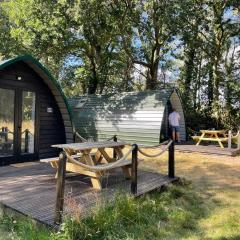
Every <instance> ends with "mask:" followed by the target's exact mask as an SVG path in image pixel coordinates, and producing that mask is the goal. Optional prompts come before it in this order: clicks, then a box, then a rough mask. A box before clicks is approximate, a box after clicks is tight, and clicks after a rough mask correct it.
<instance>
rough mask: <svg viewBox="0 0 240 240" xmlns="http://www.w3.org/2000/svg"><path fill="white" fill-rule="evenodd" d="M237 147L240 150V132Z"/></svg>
mask: <svg viewBox="0 0 240 240" xmlns="http://www.w3.org/2000/svg"><path fill="white" fill-rule="evenodd" d="M237 147H238V149H240V132H239V133H238V137H237Z"/></svg>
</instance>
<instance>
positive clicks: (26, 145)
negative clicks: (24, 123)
mask: <svg viewBox="0 0 240 240" xmlns="http://www.w3.org/2000/svg"><path fill="white" fill-rule="evenodd" d="M28 135H29V130H28V129H26V130H25V153H28V145H29V143H28Z"/></svg>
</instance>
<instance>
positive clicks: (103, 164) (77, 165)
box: [41, 141, 131, 189]
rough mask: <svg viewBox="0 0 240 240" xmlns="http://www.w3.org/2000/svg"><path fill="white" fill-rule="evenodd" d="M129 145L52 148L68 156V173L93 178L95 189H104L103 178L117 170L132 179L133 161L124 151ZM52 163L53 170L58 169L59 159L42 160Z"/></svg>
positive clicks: (83, 145) (92, 143)
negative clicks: (111, 153)
mask: <svg viewBox="0 0 240 240" xmlns="http://www.w3.org/2000/svg"><path fill="white" fill-rule="evenodd" d="M126 145H127V144H126V143H125V142H113V141H104V142H82V143H70V144H58V145H52V147H55V148H59V149H63V151H64V152H65V153H66V155H67V162H66V171H68V172H73V173H79V174H84V175H87V176H89V177H90V178H91V182H92V185H93V187H94V188H96V189H102V186H101V177H102V176H103V175H104V174H105V173H106V172H107V171H110V170H112V169H115V168H122V171H123V174H124V176H125V178H130V177H131V174H130V169H129V168H131V160H128V159H127V156H128V155H129V154H130V153H131V150H130V151H128V153H127V154H125V155H123V151H122V149H123V148H124V147H125V146H126ZM106 148H112V149H114V150H115V153H116V157H110V156H109V154H108V153H107V151H106ZM93 150H94V151H93ZM41 161H42V162H46V163H50V164H51V166H52V167H53V168H58V162H59V159H58V158H50V159H46V160H44V159H43V160H41Z"/></svg>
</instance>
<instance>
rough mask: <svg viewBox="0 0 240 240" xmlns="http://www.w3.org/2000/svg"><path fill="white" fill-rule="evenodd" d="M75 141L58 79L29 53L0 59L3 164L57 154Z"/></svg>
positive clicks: (1, 159)
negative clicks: (58, 144)
mask: <svg viewBox="0 0 240 240" xmlns="http://www.w3.org/2000/svg"><path fill="white" fill-rule="evenodd" d="M72 141H73V127H72V122H71V115H70V109H69V107H68V104H67V101H66V99H65V97H64V95H63V93H62V91H61V88H60V87H59V85H58V83H57V82H56V81H55V79H54V78H53V77H52V76H51V74H50V73H49V71H48V70H47V69H46V68H45V67H43V65H41V64H40V62H38V61H37V60H36V59H34V58H33V57H31V56H29V55H26V56H21V57H17V58H14V59H9V60H6V61H2V62H0V165H7V164H10V163H17V162H24V161H33V160H38V159H41V158H47V157H52V156H56V155H57V154H58V150H56V149H54V148H52V147H51V145H52V144H57V143H66V142H72Z"/></svg>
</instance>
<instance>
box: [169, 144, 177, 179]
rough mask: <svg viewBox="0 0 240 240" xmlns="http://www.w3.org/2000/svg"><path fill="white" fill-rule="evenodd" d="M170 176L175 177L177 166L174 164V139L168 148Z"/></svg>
mask: <svg viewBox="0 0 240 240" xmlns="http://www.w3.org/2000/svg"><path fill="white" fill-rule="evenodd" d="M168 177H169V178H174V177H175V166H174V141H172V143H171V145H170V146H169V149H168Z"/></svg>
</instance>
